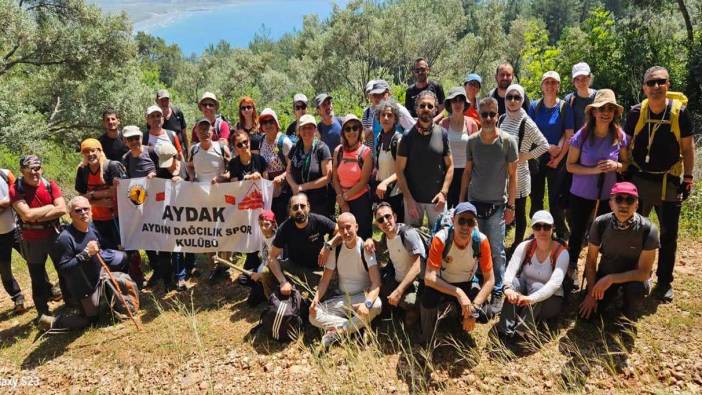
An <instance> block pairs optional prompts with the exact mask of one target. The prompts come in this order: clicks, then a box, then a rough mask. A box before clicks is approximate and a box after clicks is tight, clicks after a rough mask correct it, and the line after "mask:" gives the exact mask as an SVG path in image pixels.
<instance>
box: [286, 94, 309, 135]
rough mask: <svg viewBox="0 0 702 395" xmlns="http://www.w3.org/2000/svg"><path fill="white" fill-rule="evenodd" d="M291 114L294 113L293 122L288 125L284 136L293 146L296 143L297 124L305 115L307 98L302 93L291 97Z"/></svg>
mask: <svg viewBox="0 0 702 395" xmlns="http://www.w3.org/2000/svg"><path fill="white" fill-rule="evenodd" d="M293 112H294V113H295V120H294V121H292V122H291V123H290V125H288V128H287V130H286V131H285V134H286V135H287V136H288V138H289V139H290V141H292V143H293V144H295V143H297V140H298V136H297V122H298V121H299V120H300V117H301V116H303V115H305V114H307V96H305V95H304V94H302V93H296V94H295V96H293Z"/></svg>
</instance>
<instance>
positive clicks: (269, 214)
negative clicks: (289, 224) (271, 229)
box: [258, 210, 275, 222]
mask: <svg viewBox="0 0 702 395" xmlns="http://www.w3.org/2000/svg"><path fill="white" fill-rule="evenodd" d="M258 219H262V220H265V221H271V222H275V214H273V211H271V210H263V211H261V214H259V215H258Z"/></svg>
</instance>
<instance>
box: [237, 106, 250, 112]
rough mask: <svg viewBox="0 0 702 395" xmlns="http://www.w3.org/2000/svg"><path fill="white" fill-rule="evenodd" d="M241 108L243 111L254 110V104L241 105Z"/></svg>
mask: <svg viewBox="0 0 702 395" xmlns="http://www.w3.org/2000/svg"><path fill="white" fill-rule="evenodd" d="M239 110H241V111H249V110H253V106H241V107H239Z"/></svg>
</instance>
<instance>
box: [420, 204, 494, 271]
mask: <svg viewBox="0 0 702 395" xmlns="http://www.w3.org/2000/svg"><path fill="white" fill-rule="evenodd" d="M443 229H446V230H447V236H446V242H445V243H444V252H443V253H442V254H441V260H442V261H444V260H446V257H447V256H448V254H449V252H450V251H451V247H452V246H453V209H451V210H449V211H444V213H443V214H441V216H439V218H437V219H436V223H434V227H433V229H432V232H431V234H432V236H433V235H436V234H437V233H439V232H440V231H441V230H443ZM480 242H481V240H480V232H479V231H478V227H477V226H476V227H474V228H473V233H472V234H471V247H472V248H473V258H474V259H475V260H478V259H480ZM428 255H429V250H427V256H428ZM476 267H477V265H476Z"/></svg>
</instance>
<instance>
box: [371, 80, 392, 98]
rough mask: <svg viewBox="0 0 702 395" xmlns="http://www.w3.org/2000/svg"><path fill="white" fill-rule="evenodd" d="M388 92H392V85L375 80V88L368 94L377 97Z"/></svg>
mask: <svg viewBox="0 0 702 395" xmlns="http://www.w3.org/2000/svg"><path fill="white" fill-rule="evenodd" d="M386 91H390V85H389V84H388V83H387V82H385V80H375V81H374V82H373V88H372V89H371V90H370V92H368V93H370V94H371V95H377V94H380V93H385V92H386Z"/></svg>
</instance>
